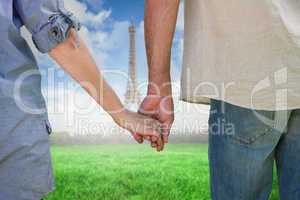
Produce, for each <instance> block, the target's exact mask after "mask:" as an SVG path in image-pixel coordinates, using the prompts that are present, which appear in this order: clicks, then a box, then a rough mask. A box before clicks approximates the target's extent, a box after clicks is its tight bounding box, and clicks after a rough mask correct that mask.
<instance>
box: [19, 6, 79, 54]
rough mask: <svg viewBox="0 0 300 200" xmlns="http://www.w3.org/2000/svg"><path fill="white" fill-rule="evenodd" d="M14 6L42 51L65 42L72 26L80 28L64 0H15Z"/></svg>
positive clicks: (77, 29)
mask: <svg viewBox="0 0 300 200" xmlns="http://www.w3.org/2000/svg"><path fill="white" fill-rule="evenodd" d="M14 7H15V10H16V11H17V12H18V15H19V16H20V18H21V21H22V23H23V25H25V27H26V28H27V29H28V30H29V31H30V32H31V34H32V39H33V42H34V44H35V45H36V47H37V49H38V50H39V51H40V52H42V53H47V52H49V51H50V50H51V49H53V48H54V47H55V46H57V45H58V44H60V43H62V42H64V41H65V40H66V39H67V38H68V37H69V32H70V29H71V28H74V29H75V30H76V31H79V29H80V23H79V21H78V20H77V19H76V17H75V16H74V15H73V13H71V12H69V11H67V10H66V9H65V7H64V2H63V0H15V1H14Z"/></svg>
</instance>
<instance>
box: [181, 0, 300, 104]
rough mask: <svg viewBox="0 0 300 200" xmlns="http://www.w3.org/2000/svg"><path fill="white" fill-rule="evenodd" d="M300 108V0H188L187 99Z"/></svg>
mask: <svg viewBox="0 0 300 200" xmlns="http://www.w3.org/2000/svg"><path fill="white" fill-rule="evenodd" d="M210 98H213V99H219V100H224V101H226V102H228V103H232V104H235V105H238V106H242V107H247V108H253V109H262V110H286V109H296V108H300V1H299V0H185V37H184V56H183V70H182V92H181V99H183V100H185V101H189V102H195V103H208V102H209V99H210Z"/></svg>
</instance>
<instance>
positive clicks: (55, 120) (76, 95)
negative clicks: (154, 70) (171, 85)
mask: <svg viewBox="0 0 300 200" xmlns="http://www.w3.org/2000/svg"><path fill="white" fill-rule="evenodd" d="M65 6H66V8H67V9H68V10H70V11H71V12H73V13H74V14H75V15H76V16H77V18H78V19H79V20H80V21H81V23H82V29H81V31H80V33H79V34H80V36H81V37H82V38H83V39H84V40H85V42H86V43H87V46H88V47H89V48H90V50H91V53H92V54H93V57H94V59H95V61H96V63H97V64H98V66H99V69H101V70H102V71H104V72H105V73H104V75H105V78H106V80H107V81H108V82H109V83H110V84H111V86H112V87H113V89H114V90H115V91H116V92H117V94H118V95H119V96H120V98H121V99H122V98H123V96H124V94H125V91H126V84H127V80H126V77H125V76H127V70H128V54H129V53H128V48H129V40H128V37H129V36H128V26H129V25H130V21H131V18H133V19H134V22H135V25H136V49H137V77H138V82H139V83H140V84H142V85H143V86H142V87H141V88H140V92H141V93H142V94H145V92H146V84H145V83H147V82H146V81H147V73H148V72H147V59H146V52H145V45H144V26H143V16H144V1H143V0H130V1H120V0H65ZM182 7H183V4H182V3H181V6H180V12H179V19H178V24H177V28H176V36H175V40H174V47H173V56H172V76H173V80H174V81H175V82H179V79H180V67H181V60H182V59H181V55H182V46H183V45H182V44H183V9H182ZM27 39H28V41H29V42H30V36H29V35H27ZM30 43H31V46H33V44H32V42H30ZM34 53H35V55H36V57H37V58H38V59H37V60H38V63H39V66H40V69H41V71H42V72H43V82H42V88H43V93H44V96H45V97H46V101H47V105H48V110H49V115H50V120H51V122H52V125H53V127H54V130H69V129H70V128H71V129H74V126H75V125H78V124H80V123H79V122H78V120H79V121H80V119H82V118H87V119H89V120H94V121H95V122H97V124H98V123H99V114H100V113H99V110H100V109H99V107H98V106H97V105H94V104H93V103H92V102H93V101H92V100H91V99H89V97H88V95H87V94H86V93H85V92H84V91H83V90H82V89H79V87H78V84H76V82H75V81H73V80H72V79H71V78H70V77H69V76H68V75H67V74H66V73H65V72H63V70H61V69H60V68H59V67H58V66H57V65H56V64H55V63H54V62H53V61H52V60H51V59H50V58H49V56H47V55H42V54H40V53H38V52H37V50H34ZM107 71H108V72H107ZM177 88H178V87H177ZM176 91H178V90H176ZM71 97H73V98H71ZM90 105H94V107H93V108H92V110H91V111H89V112H87V113H84V114H83V113H82V112H81V111H82V110H78V108H79V107H80V108H82V107H84V108H85V107H88V106H90ZM101 112H102V114H103V111H101ZM101 119H102V121H105V120H104V118H103V115H102V118H101ZM108 119H109V120H108V121H110V122H111V120H110V118H108ZM106 121H107V120H106ZM77 130H78V129H77Z"/></svg>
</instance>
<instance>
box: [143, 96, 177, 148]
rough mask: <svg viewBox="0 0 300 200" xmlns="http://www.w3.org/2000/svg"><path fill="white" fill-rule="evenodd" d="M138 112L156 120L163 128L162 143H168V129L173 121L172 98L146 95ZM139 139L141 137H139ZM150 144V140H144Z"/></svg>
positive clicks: (153, 144)
mask: <svg viewBox="0 0 300 200" xmlns="http://www.w3.org/2000/svg"><path fill="white" fill-rule="evenodd" d="M139 112H140V113H141V114H144V115H147V116H150V117H152V118H153V119H156V120H158V121H159V122H160V123H161V124H162V126H163V142H164V143H168V138H169V134H170V129H171V127H172V124H173V121H174V106H173V98H172V96H159V95H148V96H146V98H145V99H144V100H143V102H142V104H141V106H140V109H139ZM139 138H141V137H139ZM146 139H149V140H150V141H151V142H152V146H153V147H155V143H153V140H152V138H146Z"/></svg>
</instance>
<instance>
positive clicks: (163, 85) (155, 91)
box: [148, 73, 172, 96]
mask: <svg viewBox="0 0 300 200" xmlns="http://www.w3.org/2000/svg"><path fill="white" fill-rule="evenodd" d="M170 94H172V83H171V77H170V74H169V73H168V74H166V75H163V74H157V75H156V76H150V77H149V84H148V95H159V96H168V95H170Z"/></svg>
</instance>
